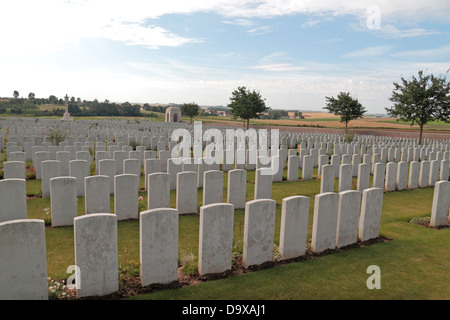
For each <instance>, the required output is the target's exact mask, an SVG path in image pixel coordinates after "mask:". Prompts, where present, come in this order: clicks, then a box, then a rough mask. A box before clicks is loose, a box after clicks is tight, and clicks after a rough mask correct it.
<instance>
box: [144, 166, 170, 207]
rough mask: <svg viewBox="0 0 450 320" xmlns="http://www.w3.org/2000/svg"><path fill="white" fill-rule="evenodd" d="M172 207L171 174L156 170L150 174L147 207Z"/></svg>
mask: <svg viewBox="0 0 450 320" xmlns="http://www.w3.org/2000/svg"><path fill="white" fill-rule="evenodd" d="M156 208H170V185H169V174H168V173H164V172H156V173H151V174H149V175H148V191H147V209H148V210H150V209H156Z"/></svg>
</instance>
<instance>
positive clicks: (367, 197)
mask: <svg viewBox="0 0 450 320" xmlns="http://www.w3.org/2000/svg"><path fill="white" fill-rule="evenodd" d="M382 206H383V189H380V188H369V189H366V190H364V191H363V197H362V204H361V214H360V218H359V230H358V238H359V240H361V241H367V240H370V239H373V238H377V237H378V236H379V235H380V223H381V209H382Z"/></svg>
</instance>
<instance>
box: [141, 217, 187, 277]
mask: <svg viewBox="0 0 450 320" xmlns="http://www.w3.org/2000/svg"><path fill="white" fill-rule="evenodd" d="M139 236H140V265H141V266H140V278H141V285H142V286H148V285H151V284H155V283H162V284H164V283H170V282H172V281H176V280H177V279H178V211H177V210H176V209H170V208H159V209H152V210H146V211H142V212H141V213H140V222H139Z"/></svg>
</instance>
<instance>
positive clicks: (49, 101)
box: [48, 95, 58, 104]
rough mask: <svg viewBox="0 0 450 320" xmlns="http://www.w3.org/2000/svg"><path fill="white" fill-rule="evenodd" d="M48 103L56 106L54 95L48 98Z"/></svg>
mask: <svg viewBox="0 0 450 320" xmlns="http://www.w3.org/2000/svg"><path fill="white" fill-rule="evenodd" d="M48 103H49V104H57V103H58V98H57V97H56V96H54V95H50V96H49V97H48Z"/></svg>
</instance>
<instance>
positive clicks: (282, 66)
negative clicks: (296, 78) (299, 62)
mask: <svg viewBox="0 0 450 320" xmlns="http://www.w3.org/2000/svg"><path fill="white" fill-rule="evenodd" d="M249 68H250V69H260V70H265V71H272V72H292V71H303V70H307V69H308V68H306V67H302V66H295V65H292V64H289V63H274V64H265V65H257V66H250V67H249Z"/></svg>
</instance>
